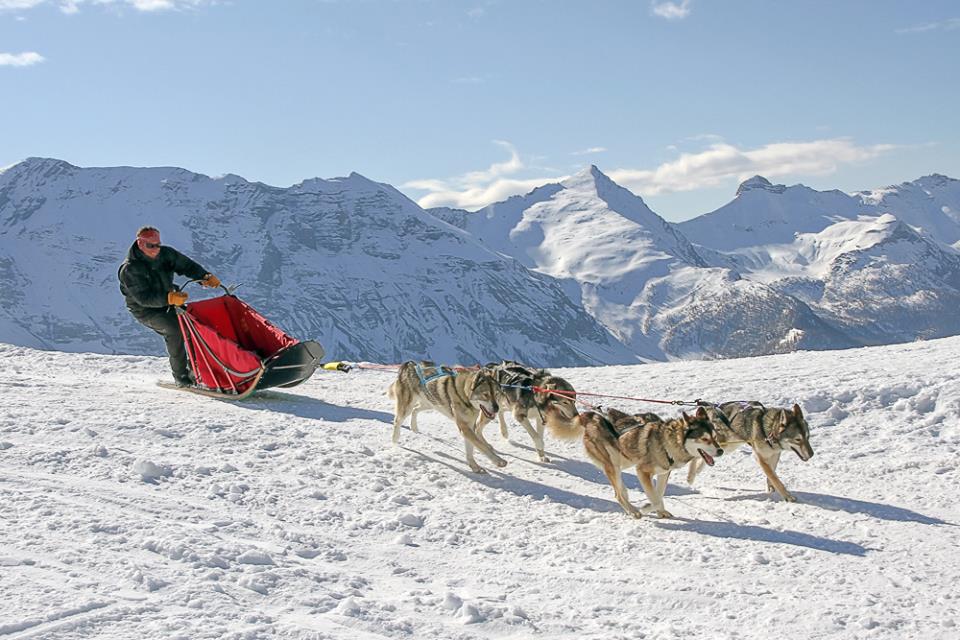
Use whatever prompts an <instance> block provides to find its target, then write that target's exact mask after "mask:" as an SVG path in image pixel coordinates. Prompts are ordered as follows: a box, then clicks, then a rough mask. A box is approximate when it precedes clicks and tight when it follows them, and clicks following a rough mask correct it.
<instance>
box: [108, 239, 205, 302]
mask: <svg viewBox="0 0 960 640" xmlns="http://www.w3.org/2000/svg"><path fill="white" fill-rule="evenodd" d="M174 274H180V275H182V276H187V277H188V278H192V279H200V278H203V277H204V276H205V275H207V270H206V269H204V268H203V267H201V266H200V265H199V264H197V263H196V262H194V261H193V260H191V259H190V258H188V257H187V256H185V255H183V254H182V253H180V252H179V251H177V250H176V249H174V248H172V247H168V246H166V245H164V246H162V247H160V253H159V254H158V255H157V257H156V258H155V259H153V260H151V259H150V258H148V257H147V256H145V255H143V252H142V251H140V247H138V246H137V243H136V242H134V243H133V245H131V247H130V250H129V251H127V259H126V261H125V262H124V263H123V264H122V265H120V270H119V271H118V272H117V276H118V277H119V278H120V293H122V294H123V297H124V298H125V299H126V302H127V309H129V310H130V313H132V314H133V316H134V317H135V318H140V317H142V316H144V315H147V314H149V313H151V312H153V311H156V310H157V309H161V308H163V307H166V306H167V294H168V293H169V292H171V291H173V276H174Z"/></svg>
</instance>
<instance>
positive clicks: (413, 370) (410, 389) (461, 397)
mask: <svg viewBox="0 0 960 640" xmlns="http://www.w3.org/2000/svg"><path fill="white" fill-rule="evenodd" d="M497 393H498V387H497V383H496V381H495V380H494V378H493V376H492V375H491V374H490V372H489V371H487V370H485V369H476V370H468V371H465V370H459V371H457V370H454V369H451V368H449V367H444V366H438V365H436V364H434V363H433V362H428V361H421V362H413V361H410V362H404V363H403V364H402V365H400V371H399V372H398V374H397V379H396V380H395V381H394V382H393V384H391V385H390V389H389V390H388V394H389V396H390V397H391V398H393V399H394V401H395V402H396V406H395V409H394V417H393V442H394V443H396V442H399V441H400V426H401V425H402V424H403V421H404V420H405V419H406V418H407V416H410V429H411V430H412V431H414V432H416V431H417V414H418V413H419V412H421V411H428V410H433V411H439V412H440V413H442V414H443V415H445V416H447V417H448V418H450V419H451V420H453V421H454V423H456V425H457V429H459V430H460V435H461V436H463V444H464V448H465V450H466V456H467V464H469V465H470V469H472V470H473V471H474V472H475V473H485V471H484V469H483V468H482V467H481V466H480V465H479V464H477V461H476V460H475V459H474V457H473V450H474V448H477V449H479V450H480V451H481V452H482V453H483V454H484V455H485V456H487V457H488V458H490V460H491V461H492V462H493V463H494V464H495V465H497V466H498V467H504V466H506V464H507V461H506V460H504V459H503V458H501V457H500V456H498V455H497V452H496V451H494V450H493V447H491V446H490V443H488V442H487V441H486V440H484V438H483V434H482V433H478V432H477V431H475V427H476V424H477V420H478V419H479V418H480V416H484V417H485V418H487V420H492V419H493V417H494V416H495V415H496V414H497V412H498V411H499V410H500V407H499V406H498V405H497Z"/></svg>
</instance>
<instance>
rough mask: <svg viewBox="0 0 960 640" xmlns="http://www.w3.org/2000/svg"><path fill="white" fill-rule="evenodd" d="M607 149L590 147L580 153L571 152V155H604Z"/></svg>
mask: <svg viewBox="0 0 960 640" xmlns="http://www.w3.org/2000/svg"><path fill="white" fill-rule="evenodd" d="M606 150H607V148H606V147H590V148H589V149H581V150H580V151H571V152H570V155H572V156H589V155H593V154H594V153H603V152H604V151H606Z"/></svg>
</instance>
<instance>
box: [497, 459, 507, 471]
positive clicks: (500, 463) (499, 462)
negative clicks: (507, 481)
mask: <svg viewBox="0 0 960 640" xmlns="http://www.w3.org/2000/svg"><path fill="white" fill-rule="evenodd" d="M495 462H496V463H497V466H498V467H500V468H501V469H502V468H503V467H505V466H507V461H506V460H504V459H503V458H497V459H496V460H495Z"/></svg>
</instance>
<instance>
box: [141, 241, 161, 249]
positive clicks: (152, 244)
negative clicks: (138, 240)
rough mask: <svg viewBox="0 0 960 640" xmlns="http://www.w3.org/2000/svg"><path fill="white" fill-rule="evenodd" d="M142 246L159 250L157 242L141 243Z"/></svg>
mask: <svg viewBox="0 0 960 640" xmlns="http://www.w3.org/2000/svg"><path fill="white" fill-rule="evenodd" d="M143 246H144V247H146V248H147V249H159V248H160V243H159V242H157V243H153V242H144V243H143Z"/></svg>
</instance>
